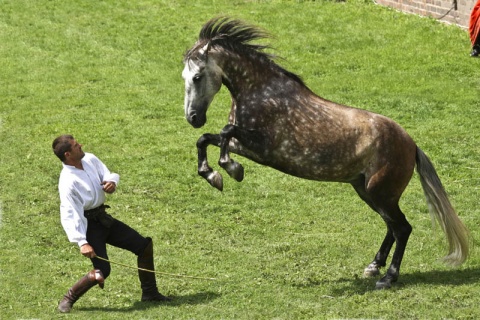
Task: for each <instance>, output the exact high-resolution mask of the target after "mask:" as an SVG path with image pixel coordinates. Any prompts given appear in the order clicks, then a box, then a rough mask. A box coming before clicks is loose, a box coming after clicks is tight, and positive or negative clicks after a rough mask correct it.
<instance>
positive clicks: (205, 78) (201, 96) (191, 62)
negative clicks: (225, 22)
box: [182, 43, 222, 128]
mask: <svg viewBox="0 0 480 320" xmlns="http://www.w3.org/2000/svg"><path fill="white" fill-rule="evenodd" d="M209 49H210V43H206V44H202V43H199V44H197V45H196V46H194V47H193V48H192V49H191V50H190V51H189V52H188V53H187V55H186V56H185V59H184V63H185V68H184V69H183V72H182V77H183V79H184V80H185V105H184V108H185V118H186V119H187V121H188V123H190V124H191V125H192V126H193V127H194V128H200V127H202V126H203V125H204V124H205V122H207V110H208V107H209V105H210V103H211V102H212V100H213V97H214V96H215V94H216V93H217V92H218V91H219V90H220V87H221V86H222V69H221V68H220V67H219V66H218V65H217V62H216V60H215V59H214V58H213V57H209Z"/></svg>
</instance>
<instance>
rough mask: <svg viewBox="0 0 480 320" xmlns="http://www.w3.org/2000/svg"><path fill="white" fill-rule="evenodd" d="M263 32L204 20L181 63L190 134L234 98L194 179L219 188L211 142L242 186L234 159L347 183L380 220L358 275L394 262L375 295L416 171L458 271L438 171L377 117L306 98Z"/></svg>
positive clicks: (399, 254)
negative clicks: (217, 104)
mask: <svg viewBox="0 0 480 320" xmlns="http://www.w3.org/2000/svg"><path fill="white" fill-rule="evenodd" d="M268 37H269V34H268V33H267V32H266V31H263V30H262V29H259V28H257V27H255V26H252V25H249V24H247V23H244V22H243V21H240V20H236V19H233V18H229V17H217V18H213V19H211V20H210V21H208V22H206V23H205V24H204V25H203V27H202V28H201V30H200V33H199V37H198V40H197V41H196V42H195V44H194V45H193V47H191V48H190V49H188V50H187V51H186V53H185V54H184V57H183V63H184V69H183V71H182V77H183V79H184V82H185V99H184V112H185V118H186V120H187V121H188V122H189V124H190V125H191V126H193V127H194V128H201V127H202V126H203V125H204V124H205V123H206V121H207V110H208V107H209V106H210V104H211V102H212V100H213V98H214V96H215V95H216V94H217V93H218V91H219V90H220V88H221V86H222V85H224V86H226V88H227V89H228V91H229V92H230V95H231V99H232V105H231V109H230V114H229V117H228V124H226V125H225V126H224V127H223V129H222V130H221V131H220V133H219V134H210V133H205V134H203V135H202V136H201V137H200V138H199V139H198V140H197V143H196V147H197V152H198V174H199V175H200V176H201V177H203V178H204V179H206V180H207V181H208V182H209V183H210V185H211V186H213V187H215V188H217V189H218V190H220V191H222V190H223V178H222V175H221V174H220V173H219V172H217V171H214V170H213V169H212V168H211V167H210V166H209V164H208V161H207V147H208V146H209V145H213V146H217V147H219V148H220V157H219V161H218V164H219V166H220V167H221V168H223V169H224V170H225V171H226V172H227V173H228V174H229V175H230V176H231V177H232V178H234V179H235V180H237V181H242V180H243V178H244V168H243V166H242V165H241V164H240V163H238V162H237V161H235V160H233V159H232V158H231V157H230V153H235V154H238V155H240V156H243V157H246V158H248V159H250V160H253V161H254V162H257V163H259V164H261V165H264V166H268V167H271V168H274V169H276V170H279V171H281V172H283V173H286V174H289V175H292V176H296V177H300V178H304V179H309V180H317V181H329V182H340V183H349V184H351V185H352V186H353V188H354V190H355V191H356V192H357V194H358V196H359V197H360V198H361V199H362V200H363V201H364V202H365V203H366V204H367V205H368V206H369V207H370V208H371V209H373V210H374V211H375V212H377V213H378V214H379V215H380V216H381V218H383V220H384V222H385V224H386V227H387V233H386V236H385V238H384V240H383V242H382V244H381V246H380V249H379V250H378V252H377V253H376V255H375V257H374V259H373V261H372V262H371V263H370V264H368V266H367V267H366V268H365V269H364V272H363V274H364V276H365V277H377V276H379V275H380V269H381V268H382V267H385V266H386V263H387V258H388V256H389V253H390V251H391V249H392V247H393V245H394V244H395V250H394V253H393V256H392V260H391V263H390V265H389V267H388V269H387V270H386V273H385V274H384V275H383V277H380V279H379V280H378V281H377V282H376V284H375V288H376V289H388V288H391V286H392V284H393V283H394V282H396V281H397V280H398V277H399V274H400V265H401V263H402V259H403V255H404V252H405V248H406V245H407V242H408V238H409V236H410V233H411V232H412V226H411V225H410V223H409V222H408V221H407V219H406V217H405V215H404V213H403V212H402V211H401V209H400V207H399V200H400V197H401V195H402V193H403V191H404V190H405V188H406V187H407V185H408V183H409V181H410V180H411V178H412V175H413V171H414V169H415V167H416V169H417V172H418V175H419V177H420V181H421V185H422V188H423V190H424V195H425V198H426V200H427V203H428V206H429V211H430V214H431V217H432V220H437V221H438V223H439V225H440V226H441V228H442V230H443V232H444V233H445V235H446V238H447V240H448V247H449V250H448V254H447V255H446V256H445V257H444V261H445V262H446V263H447V264H450V265H452V266H458V265H460V264H462V263H463V262H464V261H465V260H466V259H467V256H468V250H469V233H468V230H467V228H466V227H465V225H464V224H463V223H462V221H461V220H460V218H459V217H458V215H457V213H456V212H455V210H454V208H453V206H452V205H451V203H450V201H449V199H448V196H447V193H446V191H445V189H444V187H443V185H442V182H441V181H440V179H439V177H438V174H437V172H436V171H435V168H434V166H433V164H432V162H431V161H430V160H429V158H428V157H427V156H426V154H425V153H424V152H423V151H422V150H421V149H420V148H419V147H418V146H417V145H416V143H415V142H414V141H413V139H412V138H411V137H410V136H409V135H408V134H407V132H406V131H405V130H404V129H403V128H402V127H400V125H399V124H397V123H396V122H394V121H393V120H391V119H389V118H387V117H385V116H382V115H380V114H376V113H372V112H369V111H366V110H362V109H358V108H353V107H349V106H345V105H342V104H338V103H335V102H332V101H329V100H326V99H323V98H321V97H320V96H318V95H316V94H315V93H314V92H313V91H311V90H310V89H309V88H308V87H307V85H306V84H305V83H304V82H303V80H302V79H301V78H300V77H299V76H298V75H296V74H294V73H292V72H290V71H287V70H286V69H284V68H283V67H281V66H280V65H279V64H277V63H276V62H275V58H276V56H275V55H273V54H271V53H267V52H266V51H265V49H267V48H271V47H270V46H268V45H262V44H258V41H257V40H260V39H265V38H268Z"/></svg>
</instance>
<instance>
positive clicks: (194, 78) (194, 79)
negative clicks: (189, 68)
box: [193, 74, 202, 82]
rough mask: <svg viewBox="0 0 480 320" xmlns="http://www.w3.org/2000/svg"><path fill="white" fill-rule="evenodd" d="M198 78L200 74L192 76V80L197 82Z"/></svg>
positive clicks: (200, 77)
mask: <svg viewBox="0 0 480 320" xmlns="http://www.w3.org/2000/svg"><path fill="white" fill-rule="evenodd" d="M200 79H202V75H200V74H196V75H195V76H194V77H193V82H198V81H200Z"/></svg>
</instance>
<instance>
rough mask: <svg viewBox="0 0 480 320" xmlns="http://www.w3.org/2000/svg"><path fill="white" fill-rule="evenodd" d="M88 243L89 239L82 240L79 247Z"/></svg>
mask: <svg viewBox="0 0 480 320" xmlns="http://www.w3.org/2000/svg"><path fill="white" fill-rule="evenodd" d="M86 244H88V241H87V240H81V241H78V247H79V248H81V247H82V246H84V245H86Z"/></svg>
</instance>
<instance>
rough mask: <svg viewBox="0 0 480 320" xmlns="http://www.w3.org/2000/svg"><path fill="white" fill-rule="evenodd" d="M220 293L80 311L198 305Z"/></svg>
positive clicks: (202, 293)
mask: <svg viewBox="0 0 480 320" xmlns="http://www.w3.org/2000/svg"><path fill="white" fill-rule="evenodd" d="M219 296H220V294H218V293H216V292H199V293H195V294H190V295H185V296H170V298H172V301H169V302H142V301H136V302H134V303H133V305H132V306H130V307H124V308H122V307H78V308H75V307H74V308H75V309H76V310H79V311H103V312H105V311H108V312H132V311H141V310H147V309H151V308H157V307H177V306H182V305H196V304H202V303H206V302H209V301H211V300H214V299H217V298H218V297H219Z"/></svg>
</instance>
